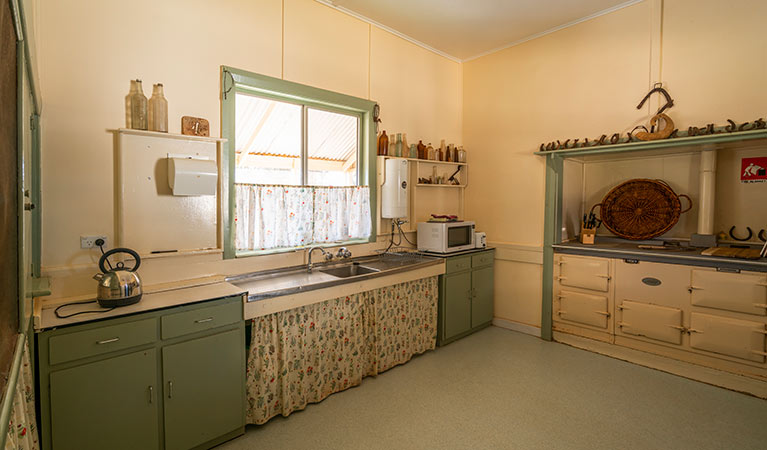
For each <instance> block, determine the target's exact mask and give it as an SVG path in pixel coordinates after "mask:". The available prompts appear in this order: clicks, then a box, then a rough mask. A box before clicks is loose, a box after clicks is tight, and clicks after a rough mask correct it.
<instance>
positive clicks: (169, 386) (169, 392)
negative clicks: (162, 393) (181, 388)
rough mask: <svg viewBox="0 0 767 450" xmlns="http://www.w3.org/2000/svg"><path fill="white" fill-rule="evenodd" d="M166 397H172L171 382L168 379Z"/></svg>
mask: <svg viewBox="0 0 767 450" xmlns="http://www.w3.org/2000/svg"><path fill="white" fill-rule="evenodd" d="M168 398H173V382H172V381H168Z"/></svg>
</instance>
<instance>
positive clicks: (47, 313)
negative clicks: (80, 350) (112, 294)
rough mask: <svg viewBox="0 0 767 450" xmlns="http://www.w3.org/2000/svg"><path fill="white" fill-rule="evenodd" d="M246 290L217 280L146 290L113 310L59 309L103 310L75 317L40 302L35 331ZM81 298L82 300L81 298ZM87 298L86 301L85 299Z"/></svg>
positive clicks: (92, 306)
mask: <svg viewBox="0 0 767 450" xmlns="http://www.w3.org/2000/svg"><path fill="white" fill-rule="evenodd" d="M245 293H246V291H244V290H243V289H241V288H238V287H237V286H235V285H233V284H230V283H227V282H217V283H211V284H206V285H202V286H193V287H186V288H184V287H182V288H177V289H172V290H167V291H163V292H155V293H145V294H144V295H143V296H142V297H141V300H140V301H139V302H138V303H134V304H133V305H128V306H121V307H119V308H115V309H113V310H107V309H105V308H101V307H100V306H99V305H98V303H95V299H94V302H93V303H81V304H73V305H71V306H65V307H62V308H61V310H59V312H60V313H61V314H62V315H69V314H73V313H77V312H81V311H90V310H102V311H108V312H103V313H101V312H100V313H90V314H79V315H77V316H73V317H68V318H65V319H60V318H58V317H56V314H55V310H56V308H57V307H58V306H60V305H61V304H60V303H57V304H48V305H46V304H45V303H43V305H42V308H41V309H40V311H39V315H38V314H36V316H37V317H35V330H37V331H42V330H45V329H49V328H56V327H61V326H65V325H73V324H77V323H83V322H92V321H94V320H102V319H111V318H115V317H120V316H125V315H130V314H137V313H142V312H147V311H153V310H157V309H162V308H171V307H174V306H181V305H187V304H190V303H196V302H201V301H206V300H215V299H218V298H224V297H231V296H233V295H243V294H245ZM80 301H83V300H80ZM85 301H87V300H85Z"/></svg>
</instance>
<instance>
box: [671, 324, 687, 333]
mask: <svg viewBox="0 0 767 450" xmlns="http://www.w3.org/2000/svg"><path fill="white" fill-rule="evenodd" d="M669 327H670V328H674V329H676V330H679V332H680V333H686V332H687V328H685V327H680V326H679V325H669Z"/></svg>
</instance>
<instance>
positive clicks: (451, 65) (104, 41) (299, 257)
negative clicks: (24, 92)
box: [39, 0, 462, 297]
mask: <svg viewBox="0 0 767 450" xmlns="http://www.w3.org/2000/svg"><path fill="white" fill-rule="evenodd" d="M39 13H40V19H39V21H40V28H39V29H40V34H39V49H40V54H39V62H40V70H41V77H42V87H43V92H42V94H43V98H44V102H45V111H44V115H43V124H42V127H43V137H42V141H43V142H42V148H43V155H42V157H43V202H44V209H43V270H44V272H46V273H48V274H50V275H52V276H53V277H54V280H53V289H54V297H55V296H62V295H79V294H82V293H89V292H92V291H93V287H94V286H93V284H92V281H89V280H88V279H87V276H86V275H87V274H88V273H90V272H92V271H93V270H94V265H93V264H94V263H95V261H96V260H97V257H98V253H97V251H93V250H91V251H88V250H80V248H79V236H80V235H81V234H106V235H108V237H109V239H110V242H114V239H113V238H114V220H113V214H114V213H113V197H114V192H113V171H114V161H113V142H112V135H111V134H110V133H108V132H107V130H108V129H114V128H118V127H121V126H124V122H125V120H124V97H125V95H126V94H127V92H128V88H129V80H130V79H131V78H141V79H142V80H143V81H144V92H145V94H146V95H151V84H152V83H157V82H162V83H163V84H164V86H165V96H166V98H167V99H168V102H169V128H170V130H169V131H170V132H172V133H173V132H175V133H178V132H179V131H180V120H181V116H183V115H193V116H199V117H205V118H207V119H208V120H210V124H211V132H212V134H213V135H219V131H220V119H219V117H220V100H219V85H220V79H219V71H220V66H221V65H228V66H232V67H237V68H241V69H244V70H248V71H252V72H257V73H262V74H265V75H269V76H274V77H283V78H284V79H287V80H291V81H296V82H300V83H304V84H308V85H312V86H317V87H321V88H325V89H331V90H335V91H339V92H343V93H346V94H351V95H355V96H358V97H362V98H369V99H371V100H375V101H378V103H379V104H380V105H381V112H382V116H383V118H384V121H385V122H384V125H385V126H386V127H387V128H388V129H391V130H395V131H404V132H407V133H408V138H409V139H410V140H411V141H412V140H413V139H419V138H420V139H424V140H427V139H431V140H434V141H438V140H439V139H440V138H446V139H450V140H453V141H455V142H456V143H461V140H462V133H461V114H462V101H461V66H460V64H457V63H455V62H453V61H451V60H448V59H446V58H443V57H440V56H437V55H435V54H433V53H431V52H428V51H426V50H423V49H422V48H420V47H417V46H415V45H413V44H411V43H409V42H406V41H404V40H402V39H400V38H398V37H396V36H393V35H391V34H389V33H387V32H385V31H383V30H380V29H378V28H376V27H374V26H371V25H369V24H366V23H363V22H361V21H359V20H358V19H355V18H352V17H350V16H347V15H345V14H343V13H341V12H339V11H336V10H334V9H332V8H329V7H327V6H324V5H321V4H319V3H317V2H314V1H312V0H284V2H283V0H249V1H244V0H239V1H236V0H224V1H219V2H207V1H202V0H185V1H180V0H174V1H162V2H155V1H149V0H136V1H134V2H128V3H126V2H113V1H107V2H84V1H82V0H60V1H57V2H46V3H44V4H42V5H41V7H40V9H39ZM416 118H417V119H418V120H416ZM147 220H152V218H147ZM368 247H369V246H362V247H360V251H363V252H364V251H371V249H370V248H368ZM303 259H304V256H303V252H301V253H289V254H286V255H281V256H276V257H257V258H246V259H241V260H236V261H221V260H220V256H218V255H214V256H210V255H208V256H204V257H202V256H201V257H190V258H181V259H179V258H176V259H174V258H155V259H151V260H148V261H147V263H146V267H145V269H143V271H144V273H146V274H147V275H146V277H148V278H149V279H150V281H151V282H158V283H159V282H163V281H167V280H175V279H182V278H189V277H195V276H204V275H207V274H213V273H238V272H245V271H248V270H258V269H261V268H267V267H275V266H279V265H283V264H300V263H301V262H302V261H303ZM150 271H151V272H152V273H151V274H149V273H150ZM142 275H143V274H142ZM67 277H68V278H67Z"/></svg>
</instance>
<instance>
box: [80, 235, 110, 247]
mask: <svg viewBox="0 0 767 450" xmlns="http://www.w3.org/2000/svg"><path fill="white" fill-rule="evenodd" d="M97 239H103V240H104V245H107V237H106V236H101V235H99V236H80V248H94V247H98V246H97V245H96V240H97Z"/></svg>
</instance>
